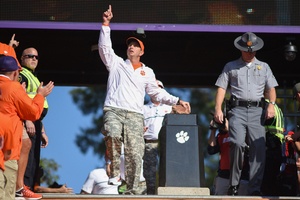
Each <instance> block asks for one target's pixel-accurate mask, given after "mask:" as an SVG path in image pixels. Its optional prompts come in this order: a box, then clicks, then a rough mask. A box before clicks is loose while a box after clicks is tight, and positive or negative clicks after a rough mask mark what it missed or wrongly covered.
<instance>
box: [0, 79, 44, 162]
mask: <svg viewBox="0 0 300 200" xmlns="http://www.w3.org/2000/svg"><path fill="white" fill-rule="evenodd" d="M0 88H1V93H2V94H1V99H0V112H1V113H3V114H5V115H6V116H9V117H10V118H11V120H12V123H13V129H14V133H13V134H14V144H15V148H14V149H12V152H11V157H10V160H19V157H20V152H21V148H22V136H23V120H30V121H36V120H38V119H39V118H40V116H41V113H42V111H43V109H44V108H43V107H44V101H45V98H44V97H43V96H42V95H40V94H37V95H35V97H34V98H33V99H31V98H30V97H29V96H28V95H27V93H26V92H25V90H24V89H23V87H22V86H21V84H20V83H19V82H17V81H11V80H10V79H9V78H8V77H6V76H1V75H0Z"/></svg>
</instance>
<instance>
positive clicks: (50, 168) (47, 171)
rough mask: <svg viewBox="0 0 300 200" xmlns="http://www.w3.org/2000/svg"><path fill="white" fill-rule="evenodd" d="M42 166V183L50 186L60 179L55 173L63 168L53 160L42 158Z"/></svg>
mask: <svg viewBox="0 0 300 200" xmlns="http://www.w3.org/2000/svg"><path fill="white" fill-rule="evenodd" d="M40 166H41V167H42V169H43V176H42V177H41V179H40V181H41V183H45V184H47V185H48V186H49V185H51V184H52V183H53V182H55V181H57V180H58V179H59V176H58V175H56V174H55V172H57V170H58V168H59V167H61V166H60V165H59V164H57V163H56V162H55V161H54V160H53V159H47V158H41V159H40Z"/></svg>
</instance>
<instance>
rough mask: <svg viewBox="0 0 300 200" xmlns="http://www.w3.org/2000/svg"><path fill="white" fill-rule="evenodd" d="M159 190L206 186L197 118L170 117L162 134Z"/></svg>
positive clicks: (160, 140)
mask: <svg viewBox="0 0 300 200" xmlns="http://www.w3.org/2000/svg"><path fill="white" fill-rule="evenodd" d="M158 175H159V178H158V180H159V184H158V186H159V187H204V186H205V175H204V158H203V142H202V136H201V131H200V128H199V126H198V125H197V115H195V114H166V115H165V119H164V124H163V126H162V128H161V131H160V134H159V169H158Z"/></svg>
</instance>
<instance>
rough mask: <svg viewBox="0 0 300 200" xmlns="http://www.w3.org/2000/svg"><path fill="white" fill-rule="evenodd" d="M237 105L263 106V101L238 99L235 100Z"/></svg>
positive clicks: (247, 106)
mask: <svg viewBox="0 0 300 200" xmlns="http://www.w3.org/2000/svg"><path fill="white" fill-rule="evenodd" d="M235 105H236V106H243V107H246V108H249V107H262V103H261V101H254V102H252V101H250V100H248V101H239V100H236V102H235Z"/></svg>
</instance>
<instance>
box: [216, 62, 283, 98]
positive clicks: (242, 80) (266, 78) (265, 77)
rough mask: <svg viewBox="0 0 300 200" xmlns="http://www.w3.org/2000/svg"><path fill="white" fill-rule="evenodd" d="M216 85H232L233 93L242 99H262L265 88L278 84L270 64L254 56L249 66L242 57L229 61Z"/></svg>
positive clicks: (225, 86) (223, 86)
mask: <svg viewBox="0 0 300 200" xmlns="http://www.w3.org/2000/svg"><path fill="white" fill-rule="evenodd" d="M215 85H216V86H218V87H221V88H223V89H225V90H226V89H227V87H228V85H230V87H231V95H235V96H236V97H237V99H239V100H242V101H247V100H251V101H260V99H261V98H262V97H264V90H265V89H266V90H269V89H271V88H273V87H276V86H278V83H277V81H276V79H275V77H274V75H273V73H272V70H271V69H270V67H269V65H268V64H267V63H265V62H261V61H259V60H257V59H256V58H254V61H253V62H252V63H251V65H250V66H247V63H245V62H244V61H243V59H242V57H240V58H239V59H238V60H235V61H231V62H229V63H227V64H226V65H225V67H224V69H223V71H222V73H221V74H220V76H219V78H218V80H217V82H216V84H215Z"/></svg>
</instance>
